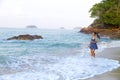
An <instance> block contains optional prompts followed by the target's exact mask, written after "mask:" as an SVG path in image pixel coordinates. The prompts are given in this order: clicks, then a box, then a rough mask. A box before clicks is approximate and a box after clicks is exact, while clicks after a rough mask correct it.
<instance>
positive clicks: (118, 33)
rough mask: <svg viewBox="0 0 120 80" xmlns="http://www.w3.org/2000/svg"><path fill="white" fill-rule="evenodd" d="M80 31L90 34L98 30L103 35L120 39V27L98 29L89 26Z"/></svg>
mask: <svg viewBox="0 0 120 80" xmlns="http://www.w3.org/2000/svg"><path fill="white" fill-rule="evenodd" d="M80 32H82V33H85V34H90V33H92V32H97V33H99V34H100V35H101V36H108V37H110V38H111V39H120V29H119V28H116V29H98V28H92V27H87V28H82V29H81V30H80Z"/></svg>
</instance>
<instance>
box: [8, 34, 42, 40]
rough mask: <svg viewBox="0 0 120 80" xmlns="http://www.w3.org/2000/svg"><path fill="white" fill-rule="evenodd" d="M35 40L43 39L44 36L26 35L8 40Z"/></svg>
mask: <svg viewBox="0 0 120 80" xmlns="http://www.w3.org/2000/svg"><path fill="white" fill-rule="evenodd" d="M14 39H16V40H34V39H43V37H42V36H40V35H29V34H25V35H19V36H13V37H10V38H8V39H7V40H14Z"/></svg>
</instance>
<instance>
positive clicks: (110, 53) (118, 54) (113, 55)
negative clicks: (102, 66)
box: [85, 47, 120, 80]
mask: <svg viewBox="0 0 120 80" xmlns="http://www.w3.org/2000/svg"><path fill="white" fill-rule="evenodd" d="M96 57H103V58H109V59H114V60H118V61H119V62H120V47H116V48H107V49H105V50H103V51H102V52H100V53H98V54H96ZM85 80H120V67H119V68H117V69H115V70H113V71H109V72H107V73H104V74H101V75H96V76H95V77H92V78H89V79H85Z"/></svg>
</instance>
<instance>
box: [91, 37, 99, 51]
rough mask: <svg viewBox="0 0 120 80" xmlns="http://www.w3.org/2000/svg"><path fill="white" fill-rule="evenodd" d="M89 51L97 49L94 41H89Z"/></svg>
mask: <svg viewBox="0 0 120 80" xmlns="http://www.w3.org/2000/svg"><path fill="white" fill-rule="evenodd" d="M90 49H94V50H95V49H98V47H97V44H96V41H95V39H91V42H90Z"/></svg>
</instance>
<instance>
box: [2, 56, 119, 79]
mask: <svg viewBox="0 0 120 80" xmlns="http://www.w3.org/2000/svg"><path fill="white" fill-rule="evenodd" d="M21 61H22V63H21V62H19V63H16V64H10V65H14V69H17V70H18V66H19V67H21V66H22V65H23V64H28V65H27V66H25V67H26V69H24V70H21V72H16V73H13V74H6V75H2V76H0V80H78V79H86V78H89V77H93V76H95V75H98V74H102V73H105V72H107V71H111V70H113V69H115V68H118V67H119V66H120V64H119V62H118V61H116V60H110V59H104V58H90V57H81V56H80V55H77V56H69V57H64V58H56V57H55V56H49V57H47V58H46V57H43V56H42V57H38V56H30V57H28V56H27V57H22V58H21ZM15 65H17V66H15ZM11 67H12V66H11ZM15 67H16V68H15ZM19 69H20V68H19ZM22 69H23V67H22Z"/></svg>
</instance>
